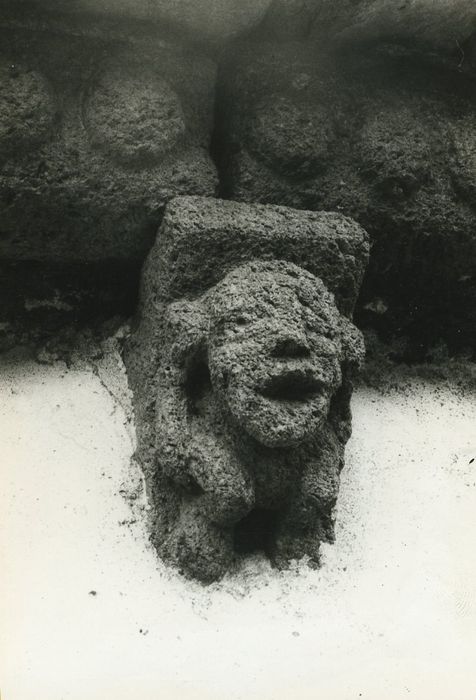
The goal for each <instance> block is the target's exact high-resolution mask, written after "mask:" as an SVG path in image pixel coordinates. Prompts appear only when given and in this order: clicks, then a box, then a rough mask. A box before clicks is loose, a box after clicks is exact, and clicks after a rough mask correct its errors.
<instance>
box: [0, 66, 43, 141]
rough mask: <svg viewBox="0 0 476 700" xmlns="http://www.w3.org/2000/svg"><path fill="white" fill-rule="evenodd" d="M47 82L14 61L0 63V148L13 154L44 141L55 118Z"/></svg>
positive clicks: (38, 74)
mask: <svg viewBox="0 0 476 700" xmlns="http://www.w3.org/2000/svg"><path fill="white" fill-rule="evenodd" d="M55 112H56V110H55V104H54V99H53V96H52V92H51V89H50V86H49V84H48V82H47V80H46V79H45V78H44V77H43V76H42V75H41V74H40V73H38V72H37V71H34V70H30V69H28V68H26V67H24V66H21V65H19V64H17V63H16V62H15V61H8V60H6V59H2V60H1V61H0V149H1V150H2V151H16V150H17V149H18V148H20V149H21V148H22V147H27V148H28V147H32V146H37V145H38V144H40V143H42V142H44V141H46V140H47V138H48V135H49V132H50V131H51V129H52V126H53V124H54V119H55Z"/></svg>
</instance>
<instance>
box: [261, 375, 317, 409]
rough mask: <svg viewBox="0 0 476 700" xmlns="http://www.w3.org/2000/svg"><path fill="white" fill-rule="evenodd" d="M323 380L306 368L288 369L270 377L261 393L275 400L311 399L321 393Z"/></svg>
mask: <svg viewBox="0 0 476 700" xmlns="http://www.w3.org/2000/svg"><path fill="white" fill-rule="evenodd" d="M321 390H322V382H320V381H319V380H318V379H316V378H315V377H313V376H312V374H310V373H309V372H306V371H304V370H288V371H285V372H280V373H279V374H276V375H275V376H272V377H270V378H269V379H267V380H266V382H265V383H264V384H263V386H262V387H261V389H260V390H259V393H260V394H261V395H262V396H264V397H265V398H266V399H272V400H274V401H309V400H311V399H313V398H315V397H316V396H318V395H319V394H320V393H321Z"/></svg>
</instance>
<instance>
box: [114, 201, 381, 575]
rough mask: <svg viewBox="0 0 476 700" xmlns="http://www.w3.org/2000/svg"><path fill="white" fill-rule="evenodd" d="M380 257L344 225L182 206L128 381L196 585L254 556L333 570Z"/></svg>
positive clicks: (157, 535) (167, 513)
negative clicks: (326, 554)
mask: <svg viewBox="0 0 476 700" xmlns="http://www.w3.org/2000/svg"><path fill="white" fill-rule="evenodd" d="M367 255H368V243H367V237H366V234H365V232H364V231H363V229H361V228H360V227H359V226H358V225H357V224H355V223H354V222H352V221H351V220H350V219H346V218H345V217H343V216H340V215H338V214H323V213H319V214H317V213H310V212H299V211H293V210H290V209H286V208H283V207H262V206H259V205H255V206H247V205H242V204H241V205H240V204H236V203H233V202H226V201H220V200H206V199H202V198H193V197H182V198H178V199H176V200H174V201H173V202H171V203H170V204H169V205H168V206H167V209H166V212H165V216H164V220H163V224H162V229H161V231H160V232H159V235H158V237H157V241H156V244H155V246H154V248H153V250H152V251H151V253H150V255H149V258H148V261H147V263H146V266H145V269H144V279H143V289H142V300H141V306H140V316H139V319H138V325H137V328H136V330H135V332H134V334H133V336H132V338H131V339H130V341H129V344H128V348H127V351H126V365H127V368H128V375H129V381H130V384H131V386H132V388H133V391H134V403H135V412H136V422H137V428H138V443H139V448H138V453H137V454H138V458H139V460H140V461H141V463H142V465H143V468H144V471H145V475H146V481H147V484H148V493H149V497H150V499H151V504H152V507H153V513H154V520H153V524H152V534H153V540H154V543H155V545H156V547H157V549H158V551H159V553H160V554H161V556H162V557H164V558H165V559H166V560H168V561H171V562H173V563H174V564H176V565H177V566H178V567H179V568H180V569H181V570H182V571H183V572H184V573H185V574H186V575H188V576H193V577H196V578H198V579H200V580H202V581H204V582H209V581H212V580H215V579H217V578H219V577H220V576H222V575H223V574H224V573H225V571H226V570H227V569H228V567H229V566H230V564H231V562H232V561H233V559H234V557H235V554H236V553H237V552H238V553H239V552H244V551H247V550H249V549H254V548H260V549H264V551H265V552H266V553H267V554H268V555H269V556H270V558H271V559H272V561H273V562H274V563H275V564H276V565H278V566H286V565H287V564H289V562H290V561H291V560H292V559H299V558H302V557H304V556H306V557H308V559H309V562H310V563H311V564H314V565H318V563H319V543H320V541H323V540H325V541H332V539H333V520H332V509H333V506H334V504H335V501H336V497H337V490H338V484H339V473H340V471H341V468H342V465H343V451H344V446H345V443H346V441H347V439H348V437H349V435H350V412H349V400H350V394H351V386H352V385H351V378H352V375H353V373H354V372H355V370H356V368H357V367H358V365H359V363H360V361H361V360H362V357H363V343H362V338H361V335H360V333H359V331H357V329H356V328H355V327H354V326H353V325H352V323H351V321H350V316H351V313H352V308H353V306H354V304H355V300H356V297H357V294H358V290H359V284H360V281H361V279H362V275H363V271H364V268H365V264H366V260H367Z"/></svg>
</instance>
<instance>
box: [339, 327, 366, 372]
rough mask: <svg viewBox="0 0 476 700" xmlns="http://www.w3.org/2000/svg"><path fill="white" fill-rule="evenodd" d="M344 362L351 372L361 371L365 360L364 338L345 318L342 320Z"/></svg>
mask: <svg viewBox="0 0 476 700" xmlns="http://www.w3.org/2000/svg"><path fill="white" fill-rule="evenodd" d="M340 327H341V343H342V362H343V363H344V365H346V366H347V368H348V369H349V370H350V371H351V372H356V371H357V370H359V369H360V368H361V367H362V365H363V362H364V358H365V344H364V337H363V335H362V333H361V332H360V331H359V329H358V328H357V327H356V326H354V324H353V323H352V321H349V319H348V318H346V317H345V316H341V318H340Z"/></svg>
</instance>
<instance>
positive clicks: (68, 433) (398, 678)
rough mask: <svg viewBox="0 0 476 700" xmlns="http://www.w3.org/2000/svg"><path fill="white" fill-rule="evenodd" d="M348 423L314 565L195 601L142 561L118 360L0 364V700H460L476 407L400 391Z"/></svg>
mask: <svg viewBox="0 0 476 700" xmlns="http://www.w3.org/2000/svg"><path fill="white" fill-rule="evenodd" d="M353 411H354V435H353V437H352V439H351V442H350V443H349V446H348V450H347V466H346V469H345V472H344V475H343V483H342V489H341V494H340V500H339V506H338V512H337V542H336V544H335V545H334V546H326V547H325V551H324V554H325V556H324V567H323V568H322V569H321V570H320V571H319V572H313V571H309V570H307V569H306V567H305V566H300V567H297V568H296V570H295V571H291V572H287V573H277V572H275V571H273V570H272V569H271V568H270V567H269V565H268V564H267V563H266V562H265V561H264V560H263V559H262V558H261V557H259V556H256V557H254V558H253V559H252V560H250V561H248V562H247V563H246V564H242V565H241V566H239V567H238V570H237V571H236V572H234V573H233V574H232V575H230V576H228V577H227V578H226V579H225V580H224V581H223V582H221V583H219V584H216V585H213V586H211V587H210V588H208V589H206V588H203V587H201V586H199V585H197V584H194V583H191V582H186V581H184V580H182V579H181V578H180V577H179V576H177V575H176V574H174V573H173V572H172V571H170V570H168V569H167V568H165V567H164V566H163V565H162V564H161V563H160V562H159V561H158V560H157V559H156V557H155V555H154V552H153V550H152V549H151V548H150V547H149V545H148V542H147V534H146V531H145V526H144V523H145V501H144V497H143V493H142V492H141V479H140V474H139V472H138V470H137V468H136V467H134V465H132V466H131V464H130V456H131V453H132V451H133V447H134V433H133V427H132V423H131V412H130V404H129V397H128V392H127V387H126V384H125V375H124V370H123V368H122V367H121V365H120V362H119V360H118V358H117V357H116V355H115V354H114V353H113V352H111V353H110V354H109V355H107V356H106V359H105V360H104V361H102V363H100V365H99V367H98V368H96V369H95V370H94V371H93V369H92V368H91V367H90V366H88V365H87V363H84V362H83V363H81V362H79V363H76V364H75V365H74V367H73V368H71V369H69V370H68V369H67V368H66V367H65V365H64V364H62V363H57V364H54V365H51V366H43V365H38V364H34V363H31V362H30V363H28V362H27V363H25V362H13V361H10V362H3V364H2V365H1V367H0V445H1V451H0V460H1V462H0V465H1V466H0V479H1V494H0V567H1V577H0V689H1V697H2V700H39V699H40V698H41V699H42V700H106V699H108V700H109V699H112V698H114V700H126V698H127V699H128V700H130V699H132V698H140V699H141V700H157V699H158V698H164V699H166V700H168V699H173V700H174V699H175V698H177V699H180V700H192V699H193V700H195V699H199V698H200V700H202V699H204V700H218V699H220V700H222V699H224V698H230V699H231V700H233V699H237V700H238V699H240V700H241V699H244V698H247V699H252V700H255V699H256V700H258V699H259V700H281V699H283V700H284V699H285V698H286V699H287V698H296V699H297V700H311V699H312V700H314V699H317V698H323V699H325V700H348V699H349V700H350V699H352V700H353V699H354V698H355V699H356V700H357V699H358V698H363V699H364V700H382V699H383V698H385V700H399V699H400V698H402V699H403V698H405V699H407V698H415V699H416V700H426V698H428V699H429V700H430V699H431V700H448V699H449V698H454V699H455V700H474V698H475V697H476V663H475V654H476V547H475V544H474V541H475V532H476V459H475V461H474V462H471V460H472V459H473V458H476V398H475V397H474V396H473V397H471V395H467V394H466V395H464V394H460V393H459V391H458V390H457V389H456V388H454V389H451V388H444V389H443V388H442V389H439V390H438V389H435V388H434V387H432V385H431V384H429V383H425V382H423V381H414V382H413V383H412V384H411V385H408V384H406V385H405V386H403V385H402V387H401V388H400V389H399V390H398V391H397V392H393V393H388V394H386V395H384V396H382V395H381V394H379V393H378V392H377V391H374V390H370V389H365V390H359V391H358V392H357V393H356V395H355V397H354V401H353ZM470 462H471V463H470ZM134 496H136V499H135V500H132V504H133V505H132V506H131V505H130V503H131V497H132V498H133V497H134ZM131 520H135V522H132V523H131V522H130V521H131ZM92 591H95V593H96V594H95V595H93V593H92Z"/></svg>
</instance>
